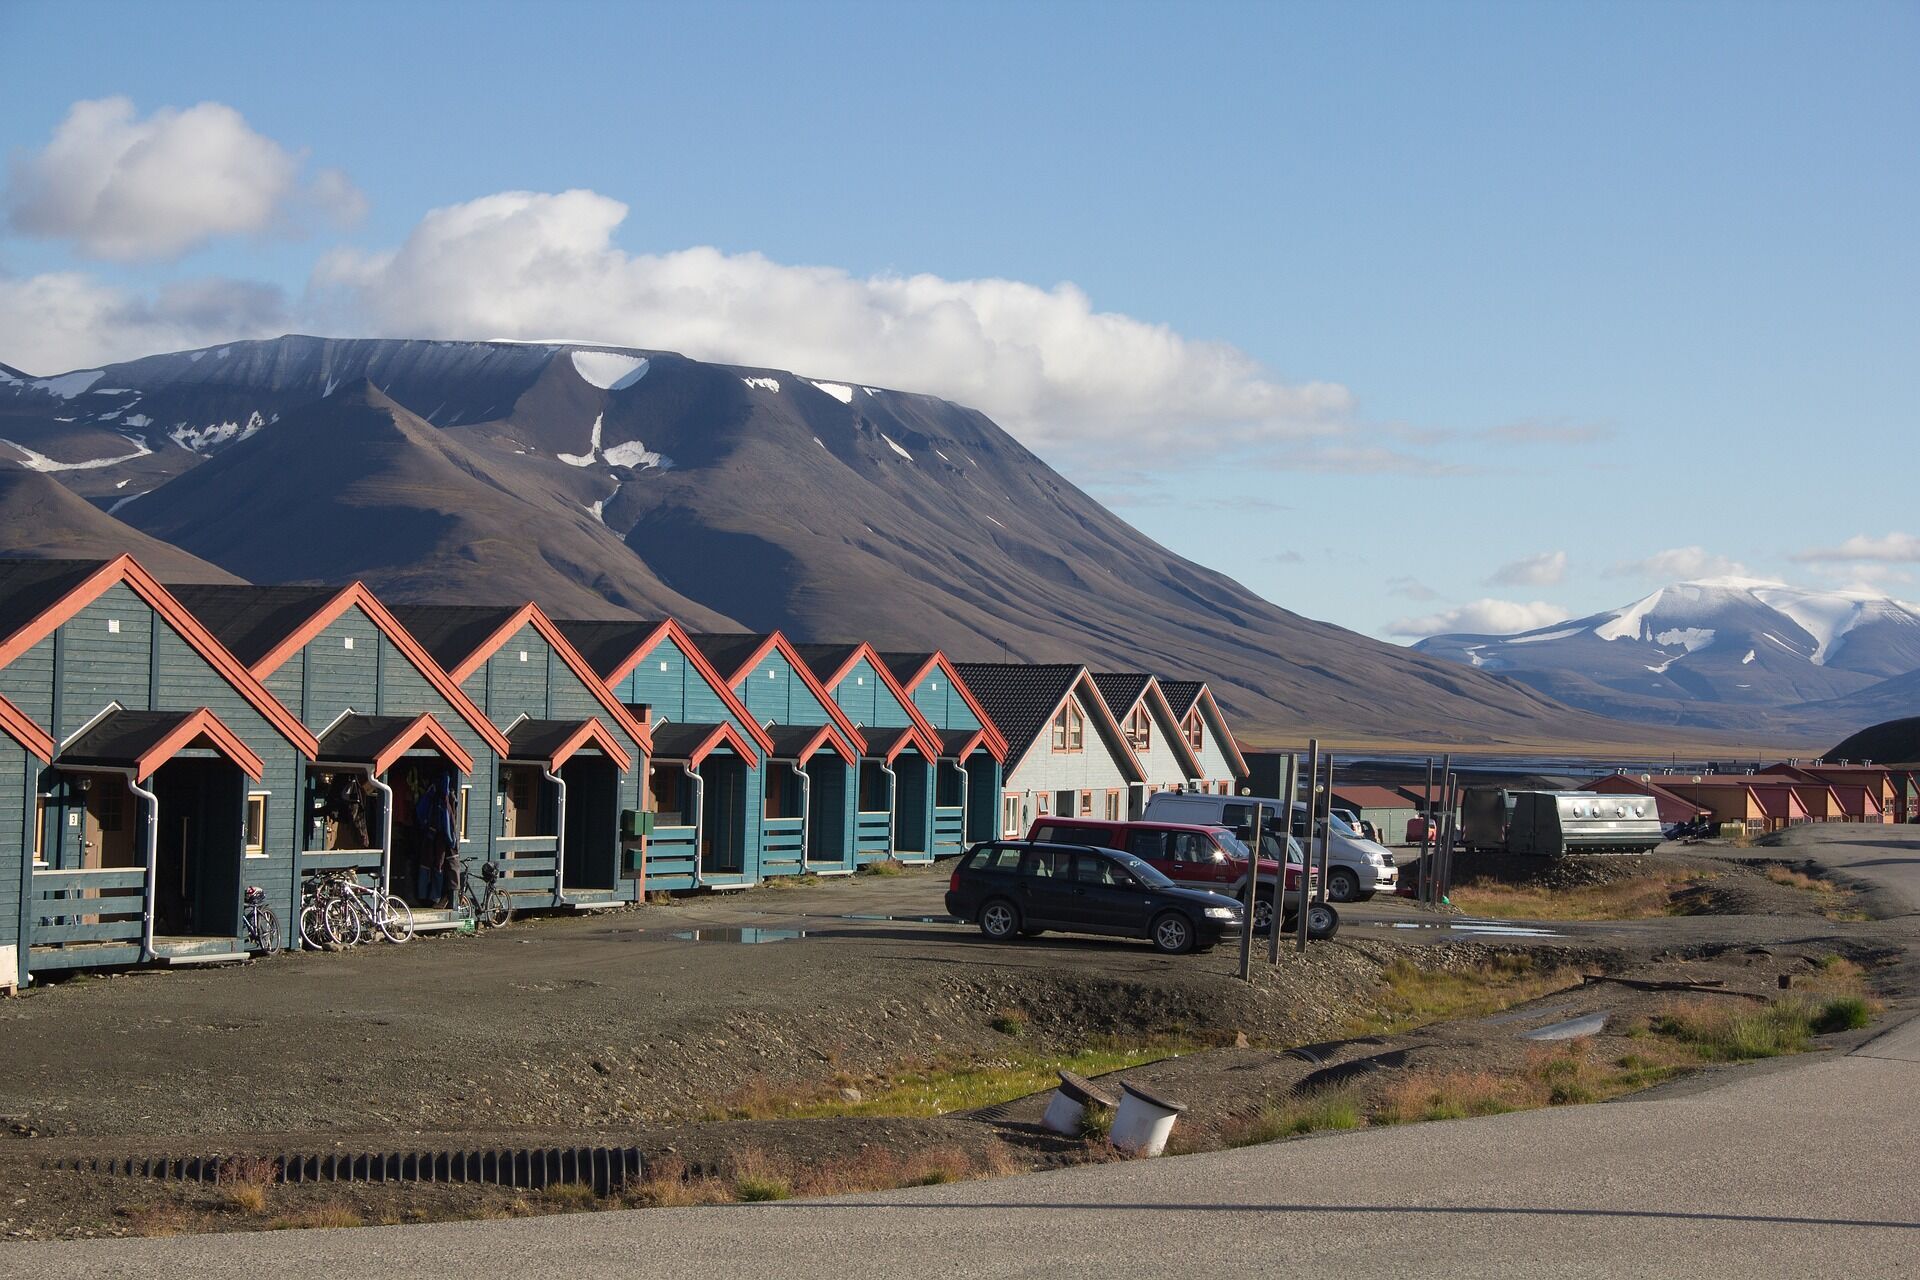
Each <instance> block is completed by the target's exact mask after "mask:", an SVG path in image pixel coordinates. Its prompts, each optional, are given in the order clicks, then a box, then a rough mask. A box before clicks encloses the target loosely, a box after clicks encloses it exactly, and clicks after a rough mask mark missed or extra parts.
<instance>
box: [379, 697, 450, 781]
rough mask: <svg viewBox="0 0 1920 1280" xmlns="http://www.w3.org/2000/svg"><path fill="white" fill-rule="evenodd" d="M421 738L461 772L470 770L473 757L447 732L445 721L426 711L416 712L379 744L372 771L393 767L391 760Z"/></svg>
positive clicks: (416, 743) (411, 748) (408, 749)
mask: <svg viewBox="0 0 1920 1280" xmlns="http://www.w3.org/2000/svg"><path fill="white" fill-rule="evenodd" d="M421 742H427V743H430V744H432V746H433V748H434V749H435V750H436V751H438V752H439V753H440V754H441V755H443V756H445V757H446V758H447V759H448V761H450V762H451V763H452V764H453V766H454V767H455V768H456V769H458V770H459V771H460V772H461V773H472V772H473V757H472V756H471V755H469V754H468V753H467V750H466V748H465V747H462V746H461V745H460V743H459V742H458V741H457V740H456V739H455V738H454V736H453V735H452V734H451V733H449V732H447V727H446V726H445V725H443V724H441V723H440V722H439V721H438V720H436V719H434V717H433V714H432V713H431V712H426V711H423V712H421V713H420V714H419V715H417V716H415V717H414V718H413V720H412V721H411V722H410V723H409V724H408V725H407V726H406V727H405V728H404V729H402V730H400V732H399V733H396V734H395V735H394V736H393V740H392V741H391V742H389V743H387V745H386V746H384V747H382V748H380V750H379V752H378V753H377V754H375V756H374V758H373V771H374V772H375V773H385V772H386V771H387V770H388V769H391V768H392V767H393V762H394V761H396V760H398V759H399V758H400V757H401V756H403V755H405V754H406V753H407V752H409V751H411V750H413V749H414V748H415V747H417V746H418V745H420V743H421Z"/></svg>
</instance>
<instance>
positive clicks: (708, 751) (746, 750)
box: [673, 720, 760, 769]
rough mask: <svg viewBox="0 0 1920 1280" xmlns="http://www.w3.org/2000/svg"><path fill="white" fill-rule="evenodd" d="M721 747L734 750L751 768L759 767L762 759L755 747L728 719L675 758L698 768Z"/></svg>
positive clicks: (683, 726)
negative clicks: (683, 753) (756, 753)
mask: <svg viewBox="0 0 1920 1280" xmlns="http://www.w3.org/2000/svg"><path fill="white" fill-rule="evenodd" d="M679 727H680V728H685V727H686V726H685V725H684V724H683V725H680V726H679ZM720 747H727V748H728V749H730V750H731V751H733V752H734V753H735V754H736V755H738V756H739V757H740V758H741V759H742V760H745V761H746V762H747V766H748V767H749V768H759V766H760V759H759V757H758V756H756V755H755V754H754V751H753V747H752V746H751V745H749V744H748V742H747V740H746V739H745V738H743V737H741V736H740V731H739V730H738V729H735V728H734V727H733V724H732V723H731V722H730V721H726V720H722V721H721V722H720V723H719V724H716V725H714V726H713V728H712V729H710V730H708V731H707V733H706V736H704V737H703V738H701V739H700V740H699V741H698V742H696V743H694V744H692V745H691V746H690V747H689V748H688V749H687V751H686V753H685V755H684V756H675V757H673V758H674V759H685V760H686V762H687V763H688V764H689V765H691V766H692V767H694V768H696V769H698V768H699V767H700V762H701V761H703V760H705V759H706V758H707V757H708V756H710V755H712V754H713V753H714V751H716V750H718V749H719V748H720Z"/></svg>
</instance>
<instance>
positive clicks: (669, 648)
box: [613, 638, 766, 888]
mask: <svg viewBox="0 0 1920 1280" xmlns="http://www.w3.org/2000/svg"><path fill="white" fill-rule="evenodd" d="M613 693H614V696H615V697H616V698H618V699H619V700H620V701H622V702H625V703H636V704H637V703H645V704H646V705H647V706H649V707H651V708H652V709H653V712H652V714H653V718H654V719H655V720H671V721H676V722H678V723H681V724H721V723H725V724H730V725H732V726H733V727H734V729H735V730H736V731H738V732H739V734H740V736H741V737H743V738H745V739H746V740H747V741H748V742H752V741H753V740H754V734H755V732H757V730H758V726H757V725H748V724H745V723H742V722H741V720H740V717H738V716H736V715H734V714H733V713H732V712H731V711H729V710H728V708H727V704H726V700H725V699H724V697H723V696H722V695H721V693H720V691H719V690H718V689H716V688H714V686H713V685H711V684H709V683H708V682H707V680H706V678H705V677H704V676H702V675H701V674H700V669H699V668H698V667H696V666H694V665H693V663H692V662H690V661H688V658H687V654H686V653H685V652H684V651H683V650H682V649H681V648H680V645H679V643H678V642H677V641H675V640H673V639H671V638H668V639H665V640H662V641H661V642H660V643H659V644H657V645H655V646H654V647H653V649H652V650H650V651H649V652H648V653H647V655H646V656H645V657H644V658H642V659H640V661H639V662H637V663H635V664H634V667H633V670H631V671H629V672H628V673H627V674H626V675H625V676H623V677H621V679H620V682H619V684H617V685H616V686H615V687H614V690H613ZM754 750H755V754H756V755H757V754H758V753H759V748H758V746H756V747H755V749H754ZM764 785H765V777H764V771H763V770H761V769H759V768H754V769H749V770H747V774H746V786H747V796H746V804H747V813H748V815H749V816H750V817H752V818H753V819H754V820H753V821H750V822H748V823H747V829H746V834H745V843H746V849H745V852H744V855H743V858H742V863H743V869H742V871H741V872H740V873H739V877H735V876H728V877H726V878H727V879H729V880H732V879H736V878H740V877H744V878H745V879H746V880H747V881H748V882H749V883H751V882H753V881H757V880H759V879H760V840H761V835H760V822H759V820H758V816H759V815H760V814H762V813H764V812H765V811H766V810H765V808H764V798H765V797H764V793H763V791H762V788H763V787H764ZM656 843H657V842H656ZM648 879H649V882H650V883H651V880H652V877H651V876H649V877H648ZM665 887H676V888H677V887H683V886H680V885H678V884H673V885H669V886H665Z"/></svg>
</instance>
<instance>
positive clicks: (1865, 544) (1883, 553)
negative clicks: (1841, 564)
mask: <svg viewBox="0 0 1920 1280" xmlns="http://www.w3.org/2000/svg"><path fill="white" fill-rule="evenodd" d="M1793 558H1794V559H1795V560H1799V561H1802V562H1807V563H1817V562H1820V561H1834V560H1863V561H1870V560H1878V561H1881V562H1884V563H1894V564H1906V563H1910V562H1914V561H1920V537H1915V536H1914V535H1913V534H1911V533H1889V534H1887V535H1885V536H1884V537H1878V538H1875V537H1869V536H1868V535H1866V534H1864V533H1859V534H1855V535H1854V536H1853V537H1851V538H1848V539H1847V540H1846V541H1845V542H1843V543H1841V544H1840V545H1839V546H1837V547H1814V548H1812V549H1811V550H1808V551H1801V552H1797V553H1795V555H1794V556H1793Z"/></svg>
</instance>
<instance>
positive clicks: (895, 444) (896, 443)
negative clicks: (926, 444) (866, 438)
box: [880, 431, 913, 462]
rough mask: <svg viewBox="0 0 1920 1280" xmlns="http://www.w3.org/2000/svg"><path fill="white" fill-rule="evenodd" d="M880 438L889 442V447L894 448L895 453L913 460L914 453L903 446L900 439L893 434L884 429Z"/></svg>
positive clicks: (909, 460)
mask: <svg viewBox="0 0 1920 1280" xmlns="http://www.w3.org/2000/svg"><path fill="white" fill-rule="evenodd" d="M880 438H881V439H882V440H885V441H886V442H887V447H888V448H889V449H891V450H893V451H894V452H895V453H897V454H899V455H900V456H901V457H903V458H905V459H906V460H907V461H908V462H912V461H913V455H912V454H910V453H908V452H907V451H906V450H905V449H903V448H901V447H900V442H899V441H898V440H895V439H894V438H893V437H892V436H890V435H888V434H887V433H886V432H884V431H882V432H881V433H880Z"/></svg>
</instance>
